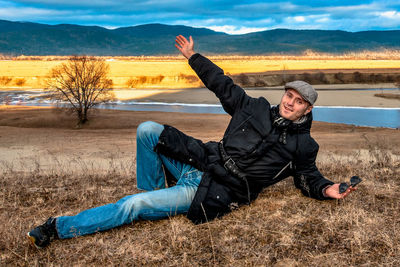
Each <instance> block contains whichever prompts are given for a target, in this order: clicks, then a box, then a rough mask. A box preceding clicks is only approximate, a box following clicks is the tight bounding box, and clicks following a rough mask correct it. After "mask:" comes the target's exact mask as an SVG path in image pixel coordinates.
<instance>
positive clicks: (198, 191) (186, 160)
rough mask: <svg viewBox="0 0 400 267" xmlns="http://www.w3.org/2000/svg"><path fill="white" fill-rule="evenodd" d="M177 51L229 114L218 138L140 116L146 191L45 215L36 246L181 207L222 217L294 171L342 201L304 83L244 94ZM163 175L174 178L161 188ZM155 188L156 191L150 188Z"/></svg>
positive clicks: (187, 48)
mask: <svg viewBox="0 0 400 267" xmlns="http://www.w3.org/2000/svg"><path fill="white" fill-rule="evenodd" d="M175 46H176V47H177V48H178V50H179V51H180V52H181V53H182V54H183V55H184V56H185V57H186V58H187V59H188V60H189V64H190V66H191V67H192V68H193V70H194V71H195V72H196V73H197V75H198V76H199V77H200V79H201V80H202V81H203V83H204V84H205V85H206V86H207V88H209V89H210V90H211V91H213V92H214V93H215V94H216V96H217V97H218V98H219V99H220V101H221V104H222V106H223V108H224V110H225V111H226V112H227V113H228V114H229V115H231V116H232V119H231V121H230V123H229V125H228V128H227V129H226V132H225V134H224V137H223V139H222V140H221V141H220V142H208V143H203V142H202V141H200V140H197V139H195V138H193V137H190V136H187V135H185V134H184V133H182V132H180V131H179V130H177V129H176V128H174V127H172V126H169V125H160V124H158V123H155V122H145V123H142V124H140V125H139V127H138V129H137V187H138V188H139V189H143V190H146V191H147V192H144V193H139V194H135V195H130V196H126V197H124V198H122V199H120V200H119V201H118V202H116V203H112V204H108V205H104V206H100V207H96V208H93V209H88V210H85V211H82V212H81V213H79V214H77V215H75V216H61V217H57V218H49V219H48V220H47V221H46V222H45V223H44V224H43V225H40V226H38V227H36V228H34V229H33V230H32V231H30V232H29V233H28V237H29V238H30V239H31V241H32V242H33V244H35V245H36V246H37V247H45V246H47V245H48V244H49V243H50V241H52V240H53V239H56V238H60V239H64V238H71V237H74V236H79V235H86V234H91V233H95V232H98V231H104V230H107V229H111V228H114V227H117V226H120V225H123V224H128V223H131V222H132V221H135V220H140V219H148V220H155V219H161V218H165V217H168V216H172V215H176V214H182V213H186V214H187V217H188V218H189V219H190V220H192V221H193V222H194V223H203V222H207V221H210V220H212V219H214V218H216V217H219V216H222V215H224V214H226V213H228V212H230V211H232V210H234V209H236V208H238V207H239V206H240V205H244V204H249V203H250V202H251V201H253V200H254V199H256V198H257V196H258V194H259V193H260V192H261V190H262V189H263V188H265V187H267V186H269V185H272V184H274V183H276V182H279V181H281V180H282V179H284V178H286V177H288V176H293V177H294V183H295V186H296V187H298V188H299V189H300V190H301V191H302V193H303V194H304V195H306V196H309V197H313V198H316V199H321V200H322V199H331V198H334V199H340V198H344V197H346V196H347V195H348V194H349V193H350V192H352V191H353V190H355V189H354V188H352V187H349V188H348V189H347V190H346V192H344V193H342V194H340V193H339V184H334V183H333V182H331V181H329V180H327V179H325V178H324V177H323V176H322V175H321V173H320V172H319V171H318V169H317V167H316V165H315V159H316V156H317V152H318V145H317V143H316V142H315V141H314V140H313V139H312V138H311V136H310V127H311V122H312V112H311V110H312V108H313V105H314V103H315V101H316V99H317V92H316V91H315V90H314V88H313V87H312V86H311V85H309V84H308V83H306V82H303V81H294V82H290V83H287V84H286V85H285V93H284V95H283V97H282V99H281V102H280V104H279V106H277V107H271V105H270V104H269V102H268V101H267V100H266V99H265V98H263V97H261V98H252V97H249V96H248V95H247V94H246V93H245V91H244V90H243V89H242V88H240V87H239V86H237V85H235V84H234V83H233V82H232V80H231V79H230V78H229V77H227V76H225V75H224V73H223V71H222V70H221V69H220V68H219V67H217V66H216V65H214V64H213V63H212V62H211V61H209V60H208V59H207V58H205V57H203V56H202V55H200V54H196V53H195V52H194V50H193V47H194V42H193V39H192V37H190V38H189V41H188V40H187V39H186V38H185V37H183V36H181V35H180V36H177V38H176V45H175ZM165 173H168V174H171V175H172V176H173V177H175V178H176V180H177V183H176V185H175V186H172V187H168V188H166V186H165V178H166V177H165V175H164V174H165ZM156 189H158V190H156Z"/></svg>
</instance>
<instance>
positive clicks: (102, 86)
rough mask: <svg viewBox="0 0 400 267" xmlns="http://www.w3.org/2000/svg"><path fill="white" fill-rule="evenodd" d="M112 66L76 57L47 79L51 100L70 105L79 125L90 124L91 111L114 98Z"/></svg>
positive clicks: (54, 70) (92, 59)
mask: <svg viewBox="0 0 400 267" xmlns="http://www.w3.org/2000/svg"><path fill="white" fill-rule="evenodd" d="M108 72H109V65H108V64H107V63H105V62H104V60H100V59H96V58H94V57H87V56H74V57H71V58H70V59H69V60H68V62H66V63H62V64H60V65H58V66H56V67H54V68H53V69H52V70H51V73H50V76H49V79H47V85H48V88H49V89H50V90H51V94H50V95H51V98H52V99H53V100H57V101H63V102H67V103H68V104H69V105H70V107H71V108H72V110H73V111H74V112H75V113H76V115H77V117H78V126H81V125H82V124H84V123H85V122H87V121H88V112H89V110H90V109H91V108H92V107H94V106H95V105H98V104H100V103H105V102H108V101H110V100H112V99H113V98H114V94H113V92H112V88H111V86H112V80H111V79H108V78H107V74H108Z"/></svg>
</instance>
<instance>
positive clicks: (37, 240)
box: [27, 217, 58, 248]
mask: <svg viewBox="0 0 400 267" xmlns="http://www.w3.org/2000/svg"><path fill="white" fill-rule="evenodd" d="M27 235H28V238H29V239H30V240H31V242H32V243H33V244H34V245H35V246H36V247H37V248H44V247H47V246H48V245H49V244H50V242H51V241H53V240H54V239H58V234H57V230H56V218H53V217H50V218H49V219H48V220H47V221H46V222H45V223H44V224H42V225H39V226H38V227H36V228H34V229H32V230H31V231H30V232H28V234H27Z"/></svg>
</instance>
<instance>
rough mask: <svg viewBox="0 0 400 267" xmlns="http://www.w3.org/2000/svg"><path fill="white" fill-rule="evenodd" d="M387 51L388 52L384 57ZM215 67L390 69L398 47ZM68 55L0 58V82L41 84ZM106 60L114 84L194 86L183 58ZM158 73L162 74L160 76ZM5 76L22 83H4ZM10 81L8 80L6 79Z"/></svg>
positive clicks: (230, 61) (226, 60)
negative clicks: (386, 50)
mask: <svg viewBox="0 0 400 267" xmlns="http://www.w3.org/2000/svg"><path fill="white" fill-rule="evenodd" d="M390 55H392V56H390ZM210 58H211V59H212V60H213V61H214V62H215V63H216V64H217V65H218V66H220V67H221V68H222V69H224V70H225V72H226V73H229V74H230V75H238V74H240V73H265V72H270V71H285V72H290V71H299V70H310V69H312V70H321V71H322V70H329V69H345V70H360V69H396V68H398V66H399V64H400V56H399V52H398V51H388V52H365V54H362V53H361V54H344V55H334V54H315V53H311V52H309V53H308V54H304V55H292V56H290V55H288V56H276V55H271V56H212V57H210ZM67 59H68V57H43V58H41V57H18V58H14V59H13V60H2V61H0V75H1V76H2V77H5V78H4V79H0V86H1V87H10V86H17V87H18V88H44V87H45V82H44V81H45V78H46V76H47V75H48V74H49V72H50V70H51V69H52V68H53V67H55V66H57V65H58V64H60V63H63V62H65V61H66V60H67ZM103 59H105V60H108V61H107V63H108V64H109V65H110V73H109V78H110V79H111V80H112V81H113V87H114V88H132V87H134V88H192V87H200V86H201V85H202V84H201V82H200V81H199V80H198V79H196V77H195V76H193V75H194V72H193V70H192V69H191V68H190V66H189V65H188V64H187V60H185V59H184V58H183V57H115V58H103ZM161 77H162V78H161ZM9 79H11V80H13V81H17V80H18V79H24V80H25V82H24V83H16V82H13V83H10V82H9ZM11 80H10V81H11Z"/></svg>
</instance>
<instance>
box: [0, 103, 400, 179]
mask: <svg viewBox="0 0 400 267" xmlns="http://www.w3.org/2000/svg"><path fill="white" fill-rule="evenodd" d="M0 110H1V111H0V163H1V164H3V165H4V166H9V168H11V167H12V168H13V169H14V170H18V171H24V170H31V169H33V168H35V166H40V168H41V169H42V170H46V169H51V168H52V167H53V165H54V164H56V163H60V162H64V163H66V162H65V161H68V163H69V164H73V165H77V166H76V168H75V170H78V169H79V165H81V164H82V162H85V163H86V164H85V165H88V166H92V167H93V169H97V170H104V171H105V170H107V168H108V167H109V166H108V164H107V163H108V162H109V161H110V159H115V158H118V159H120V160H123V161H129V160H134V158H135V150H136V145H135V138H136V137H135V135H136V128H137V126H138V125H139V124H140V123H141V122H143V121H146V120H152V121H156V122H159V123H161V124H169V125H173V126H175V127H177V128H178V129H181V130H183V131H184V132H185V133H187V134H188V135H191V136H194V137H196V138H199V139H201V140H204V141H209V140H214V141H218V140H220V139H221V138H222V136H223V133H224V130H225V128H226V126H227V125H228V122H229V116H228V115H216V114H182V113H165V112H144V111H136V112H134V111H116V110H114V111H110V110H98V111H95V112H94V113H93V115H92V118H91V119H90V121H89V123H88V124H87V125H85V126H84V127H83V129H79V130H77V129H75V128H74V127H75V126H74V125H75V121H74V117H73V116H71V115H69V114H67V113H65V112H63V111H62V110H59V109H51V108H30V107H23V106H3V107H2V108H1V109H0ZM312 136H313V137H314V138H315V139H316V141H317V142H318V143H319V144H320V154H319V159H320V160H323V159H324V158H325V157H327V156H328V155H329V156H333V155H340V157H344V156H345V155H347V154H351V153H352V152H353V151H357V150H360V151H363V150H365V149H368V145H367V144H368V142H370V141H377V140H379V142H383V143H388V144H389V143H390V144H391V146H393V148H395V149H396V148H398V149H399V150H400V138H399V137H400V133H399V131H398V130H394V129H386V128H368V127H355V126H349V125H341V124H331V123H323V122H314V123H313V127H312ZM71 159H73V160H74V161H75V162H71Z"/></svg>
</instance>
